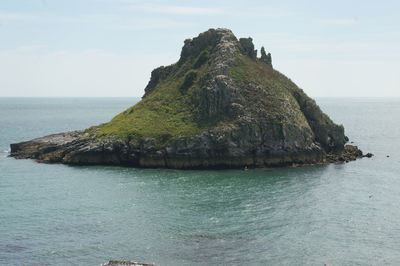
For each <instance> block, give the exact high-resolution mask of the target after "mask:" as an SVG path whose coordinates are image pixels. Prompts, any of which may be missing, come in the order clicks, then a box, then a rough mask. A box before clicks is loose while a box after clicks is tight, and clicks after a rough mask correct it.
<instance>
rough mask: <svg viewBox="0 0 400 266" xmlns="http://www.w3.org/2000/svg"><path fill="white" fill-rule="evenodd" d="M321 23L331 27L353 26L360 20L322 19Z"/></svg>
mask: <svg viewBox="0 0 400 266" xmlns="http://www.w3.org/2000/svg"><path fill="white" fill-rule="evenodd" d="M319 22H321V23H323V24H330V25H352V24H358V20H356V19H354V18H338V19H322V20H319Z"/></svg>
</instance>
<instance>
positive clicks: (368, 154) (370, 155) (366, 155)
mask: <svg viewBox="0 0 400 266" xmlns="http://www.w3.org/2000/svg"><path fill="white" fill-rule="evenodd" d="M372 156H374V155H373V154H372V153H370V152H368V153H367V154H365V155H364V156H363V157H367V158H371V157H372Z"/></svg>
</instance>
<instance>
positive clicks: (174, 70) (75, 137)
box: [11, 29, 362, 168]
mask: <svg viewBox="0 0 400 266" xmlns="http://www.w3.org/2000/svg"><path fill="white" fill-rule="evenodd" d="M347 140H348V139H347V137H346V136H345V135H344V129H343V127H342V126H339V125H336V124H335V123H333V122H332V121H331V120H330V119H329V117H328V116H327V115H326V114H324V113H323V112H322V111H321V110H320V108H319V107H318V106H317V105H316V103H315V101H314V100H312V99H310V98H309V97H308V96H307V95H306V94H305V93H304V92H303V91H302V90H301V89H299V88H298V87H297V86H296V85H295V84H294V83H293V82H291V81H290V80H289V79H288V78H286V77H285V76H284V75H282V74H281V73H279V72H278V71H276V70H274V69H273V68H272V60H271V55H270V54H266V52H265V49H264V48H262V49H261V58H257V51H256V50H254V45H253V43H252V39H251V38H241V39H240V40H238V39H237V38H236V37H235V36H234V35H233V33H232V32H231V31H230V30H227V29H210V30H208V31H206V32H204V33H201V34H200V35H199V36H198V37H196V38H193V39H188V40H185V42H184V46H183V48H182V52H181V57H180V59H179V61H178V62H177V63H175V64H173V65H170V66H166V67H164V66H162V67H159V68H157V69H155V70H153V71H152V73H151V79H150V82H149V83H148V85H147V86H146V88H145V94H144V96H143V98H142V101H140V102H139V103H138V104H136V105H135V106H133V107H131V108H129V109H128V110H126V111H124V112H122V113H121V114H119V115H117V116H116V117H115V118H113V119H112V120H111V121H110V122H109V123H106V124H103V125H100V126H95V127H91V128H89V129H87V130H84V131H74V132H67V133H61V134H56V135H51V136H46V137H43V138H38V139H34V140H31V141H28V142H22V143H17V144H11V156H14V157H16V158H33V159H37V160H38V161H42V162H61V163H67V164H112V165H129V166H138V167H169V168H214V167H215V168H230V167H244V166H249V167H251V166H255V167H268V166H286V165H293V164H296V165H297V164H319V163H326V162H334V161H347V160H353V159H355V158H357V157H361V156H362V152H361V151H360V150H358V149H357V148H356V147H354V146H347V147H346V148H345V146H344V145H345V143H346V141H347Z"/></svg>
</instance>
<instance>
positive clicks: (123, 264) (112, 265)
mask: <svg viewBox="0 0 400 266" xmlns="http://www.w3.org/2000/svg"><path fill="white" fill-rule="evenodd" d="M127 265H137V266H155V264H149V263H141V262H134V261H129V260H110V261H109V262H108V263H105V264H102V265H101V266H127Z"/></svg>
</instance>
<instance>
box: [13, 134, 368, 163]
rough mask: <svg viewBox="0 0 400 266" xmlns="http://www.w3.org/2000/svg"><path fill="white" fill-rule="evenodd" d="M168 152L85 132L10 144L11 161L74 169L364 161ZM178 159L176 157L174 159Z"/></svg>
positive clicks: (316, 155) (343, 156)
mask: <svg viewBox="0 0 400 266" xmlns="http://www.w3.org/2000/svg"><path fill="white" fill-rule="evenodd" d="M168 152H171V151H169V150H168V149H167V148H166V149H163V150H154V146H152V145H151V140H150V143H142V145H141V146H133V145H131V144H129V143H126V142H122V141H118V142H116V141H104V142H95V141H93V140H92V139H88V138H84V137H83V132H82V131H72V132H66V133H60V134H53V135H49V136H45V137H41V138H37V139H33V140H31V141H26V142H20V143H14V144H11V154H10V156H11V157H14V158H16V159H34V160H36V161H37V162H40V163H63V164H71V165H121V166H129V167H140V168H172V169H223V168H236V169H243V168H247V167H248V168H254V167H273V168H275V167H298V166H310V165H323V164H329V163H344V162H349V161H354V160H356V159H359V158H362V157H371V156H372V154H370V153H368V154H366V155H363V153H362V151H361V150H360V149H358V147H357V146H353V145H346V146H344V149H343V150H341V151H337V152H331V153H325V152H323V151H320V150H316V151H312V150H311V151H309V153H308V154H304V153H303V154H293V155H288V154H276V155H271V156H260V157H252V158H249V157H237V158H232V157H226V156H225V155H220V157H216V158H215V157H214V158H213V157H210V156H199V155H196V154H194V153H191V154H188V153H186V154H182V155H181V156H179V157H176V156H175V154H176V153H175V152H174V153H172V154H169V153H168ZM173 156H175V157H173Z"/></svg>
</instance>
